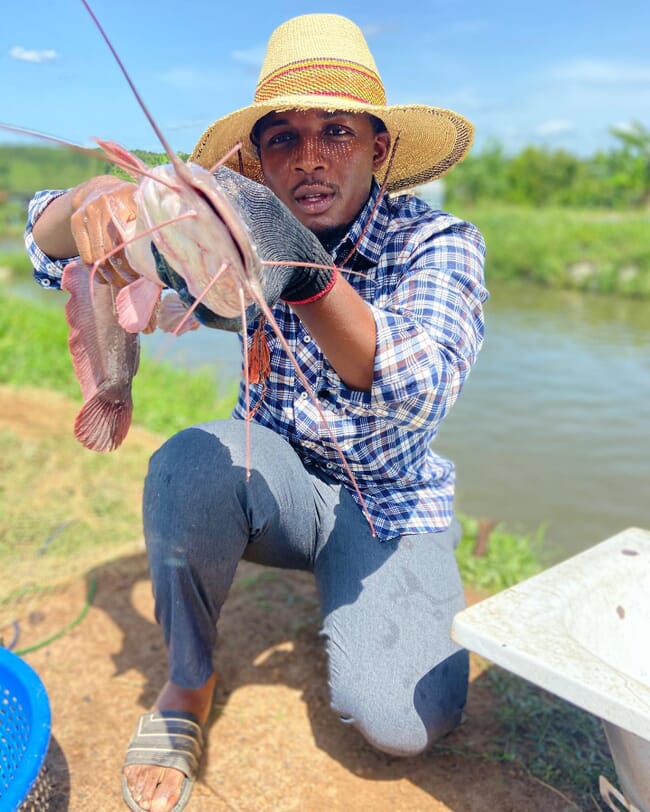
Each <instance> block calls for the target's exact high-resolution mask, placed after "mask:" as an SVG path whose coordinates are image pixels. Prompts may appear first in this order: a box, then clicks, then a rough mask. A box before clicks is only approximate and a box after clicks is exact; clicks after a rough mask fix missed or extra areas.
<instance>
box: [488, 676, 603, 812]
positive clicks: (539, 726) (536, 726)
mask: <svg viewBox="0 0 650 812" xmlns="http://www.w3.org/2000/svg"><path fill="white" fill-rule="evenodd" d="M485 678H486V679H487V680H488V682H489V684H490V687H491V689H492V691H493V692H494V693H495V695H496V697H497V699H498V702H496V703H495V706H494V709H495V710H494V712H495V719H496V721H497V722H498V723H499V728H500V735H499V736H498V737H495V738H494V739H493V741H492V743H491V747H490V751H489V756H490V757H491V758H494V759H496V760H498V761H505V762H514V763H517V764H519V765H521V766H523V767H524V769H525V770H526V771H527V772H529V773H530V774H531V775H532V776H534V777H535V778H536V779H538V780H539V781H541V782H543V783H544V784H547V785H548V786H551V787H553V788H554V789H555V790H557V791H559V792H561V793H562V794H564V795H565V796H566V797H568V798H570V799H571V800H572V801H573V802H574V803H575V804H576V807H577V809H579V810H600V809H601V806H600V805H599V804H598V802H597V800H596V796H597V795H598V792H597V787H598V778H599V776H600V775H604V776H605V777H606V778H607V779H609V781H610V782H611V783H612V784H613V785H614V786H617V785H618V779H617V777H616V772H615V770H614V766H613V763H612V759H611V755H610V752H609V747H608V745H607V739H606V737H605V733H604V730H603V727H602V724H601V722H600V720H599V719H597V718H596V717H595V716H592V715H591V714H590V713H587V712H586V711H583V710H581V709H580V708H577V707H575V706H574V705H571V704H570V703H568V702H565V701H564V700H562V699H559V698H558V697H556V696H554V695H553V694H550V693H548V692H546V691H543V690H542V689H541V688H537V687H536V686H534V685H532V684H530V683H529V682H526V681H525V680H522V679H519V678H518V677H516V676H514V675H513V674H510V673H508V672H507V671H503V670H502V669H500V668H491V669H489V670H488V671H487V672H486V674H485Z"/></svg>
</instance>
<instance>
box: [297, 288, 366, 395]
mask: <svg viewBox="0 0 650 812" xmlns="http://www.w3.org/2000/svg"><path fill="white" fill-rule="evenodd" d="M291 307H292V309H293V310H294V311H295V313H296V315H297V316H298V318H299V319H300V321H302V323H303V324H304V325H305V327H307V329H308V330H309V331H310V333H311V335H312V337H313V338H314V339H315V341H316V343H317V344H318V346H319V347H320V348H321V350H322V352H323V355H324V356H325V357H326V358H327V360H328V361H329V362H330V364H331V365H332V367H333V368H334V369H335V370H336V372H337V374H338V376H339V377H340V378H341V380H342V381H343V382H344V383H345V385H346V386H348V387H349V388H350V389H356V390H358V391H366V392H369V391H370V389H371V387H372V381H373V374H374V364H375V344H376V327H375V319H374V316H373V314H372V311H371V310H370V307H369V306H368V305H367V304H366V302H364V300H363V299H362V298H361V297H360V296H359V294H358V293H357V292H356V291H355V290H354V288H353V287H352V286H351V285H350V284H349V283H348V281H347V280H346V279H344V278H343V277H342V276H341V274H337V277H336V281H335V283H334V286H333V287H332V289H331V290H330V291H329V292H328V293H326V294H325V296H323V297H321V298H320V299H318V300H317V301H315V302H311V303H310V304H304V305H291Z"/></svg>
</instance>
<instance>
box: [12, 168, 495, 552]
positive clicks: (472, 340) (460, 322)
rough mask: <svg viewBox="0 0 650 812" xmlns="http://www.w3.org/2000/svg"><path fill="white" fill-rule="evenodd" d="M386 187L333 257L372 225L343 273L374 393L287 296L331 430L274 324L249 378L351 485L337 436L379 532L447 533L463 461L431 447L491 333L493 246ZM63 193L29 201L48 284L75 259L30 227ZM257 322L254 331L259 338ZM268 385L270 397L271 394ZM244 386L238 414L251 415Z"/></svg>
mask: <svg viewBox="0 0 650 812" xmlns="http://www.w3.org/2000/svg"><path fill="white" fill-rule="evenodd" d="M378 192H379V189H378V186H377V185H376V184H374V186H373V191H372V194H371V196H370V199H369V200H368V203H367V204H366V206H365V208H364V209H363V211H362V212H361V213H360V215H359V217H358V218H357V220H356V221H355V223H354V224H353V226H352V227H351V229H350V231H349V232H348V235H347V236H346V237H345V239H344V240H343V241H342V242H341V243H340V244H339V246H338V247H337V248H336V249H335V251H334V252H333V254H332V258H333V260H334V262H336V263H341V262H342V261H343V259H344V258H345V257H346V256H347V255H348V253H349V251H350V250H351V248H352V247H353V246H354V245H355V243H356V242H357V240H359V237H360V236H361V234H362V231H363V229H364V226H366V223H367V222H368V219H369V218H370V217H372V221H371V222H370V224H369V226H368V228H367V230H366V233H365V234H364V235H363V237H362V238H361V242H360V243H359V246H358V248H357V252H356V254H355V255H354V257H353V259H352V260H351V262H350V266H351V268H352V269H353V270H354V271H355V273H345V271H343V273H344V275H345V277H346V278H347V280H348V281H349V282H350V284H351V285H352V286H353V287H354V288H355V289H356V290H357V292H358V293H359V295H360V296H361V297H362V298H363V299H364V300H365V301H367V302H368V303H369V305H370V307H371V308H372V312H373V315H374V317H375V323H376V327H377V344H376V353H375V371H374V380H373V384H372V389H371V391H370V392H358V391H354V390H351V389H349V388H348V387H347V386H346V385H345V384H344V383H343V382H342V381H341V379H340V378H339V376H338V375H337V374H336V372H335V371H334V370H333V369H332V367H331V366H330V364H329V363H328V361H327V359H325V358H324V357H323V355H322V353H321V352H320V350H319V348H318V346H317V344H316V342H315V341H314V340H313V339H312V338H311V336H310V335H309V333H308V332H307V330H306V329H305V327H304V326H303V325H302V323H301V322H300V320H299V319H298V317H297V316H296V315H295V314H294V313H293V311H292V310H291V309H290V308H289V306H288V305H286V304H283V303H282V302H280V303H278V304H277V305H276V306H275V308H274V315H275V317H276V319H277V321H278V324H279V326H280V329H281V330H282V333H283V334H284V336H285V338H286V340H287V341H288V343H289V346H290V347H291V349H292V351H293V353H294V355H295V357H296V359H297V361H298V363H299V365H300V368H301V369H302V371H303V374H304V375H305V377H306V378H307V380H308V382H309V385H310V387H311V389H312V390H313V392H315V394H316V397H317V398H318V400H319V402H320V405H321V407H322V409H323V410H324V412H325V414H326V416H327V427H325V426H324V425H323V424H322V421H321V419H320V417H319V414H318V411H317V409H316V407H315V406H314V404H313V403H312V401H311V399H310V397H309V395H308V394H307V392H306V391H305V389H304V387H303V385H302V383H301V382H300V381H299V380H298V377H297V376H296V372H295V369H294V367H293V365H292V364H291V361H290V360H289V358H288V357H287V355H286V354H285V352H284V350H283V349H282V347H281V346H280V342H279V341H278V340H277V338H276V336H275V334H274V333H273V330H272V329H271V327H270V326H269V325H268V324H266V325H265V328H264V329H265V332H266V336H267V339H268V342H269V346H270V349H271V373H270V376H269V378H268V380H267V382H266V390H265V391H264V389H263V386H262V384H256V385H253V386H252V387H251V403H250V408H251V409H253V410H254V413H253V419H254V420H255V421H257V422H258V423H261V424H262V425H265V426H268V427H269V428H271V429H273V430H274V431H275V432H277V433H278V434H280V435H282V436H283V437H285V438H286V439H287V440H288V441H289V442H290V443H291V445H292V446H293V447H294V448H295V450H296V451H297V452H298V454H299V455H300V457H301V459H302V461H303V463H304V464H305V465H307V466H313V467H314V468H317V469H319V470H321V471H323V472H324V473H325V474H327V475H329V476H331V477H333V478H335V479H337V480H340V481H341V482H343V483H344V484H345V485H346V487H347V488H348V490H350V492H351V494H352V496H353V497H354V498H355V499H356V500H357V502H358V501H359V500H358V497H357V495H356V493H355V492H354V489H353V487H352V486H351V484H350V482H349V479H348V475H347V474H346V472H345V470H344V468H343V466H342V464H341V460H340V457H339V453H338V451H337V450H336V448H335V444H334V442H333V441H332V436H333V437H335V438H336V440H337V442H338V444H339V446H341V448H342V449H343V451H344V453H345V457H346V460H347V462H348V465H349V466H350V468H351V470H352V472H353V473H354V476H355V478H356V481H357V483H358V485H359V488H360V490H361V492H362V493H363V497H364V500H365V503H366V506H367V509H368V512H369V514H370V517H371V518H372V521H373V523H374V526H375V530H376V533H377V536H378V538H379V539H382V540H385V539H389V538H393V537H395V536H398V535H403V534H406V533H424V532H434V531H436V530H443V529H445V528H447V527H448V525H449V523H450V522H451V519H452V516H453V498H454V483H455V470H454V466H453V464H452V463H451V462H450V461H449V460H447V459H445V458H443V457H441V456H440V455H439V454H436V453H435V451H434V450H433V449H432V448H431V444H432V441H433V440H434V438H435V436H436V433H437V431H438V426H439V425H440V421H441V420H442V419H443V417H444V416H445V415H446V414H447V412H448V411H449V409H450V408H451V406H452V405H453V403H454V402H455V400H456V398H457V397H458V395H459V393H460V390H461V388H462V385H463V383H464V381H465V379H466V378H467V375H468V373H469V371H470V368H471V366H472V364H473V363H474V361H475V360H476V356H477V354H478V351H479V349H480V348H481V344H482V342H483V332H484V321H483V307H482V306H483V302H484V301H485V300H486V299H487V296H488V294H487V291H486V289H485V287H484V280H483V261H484V255H485V244H484V242H483V238H482V236H481V234H480V233H479V231H478V230H477V229H476V228H475V226H473V225H471V224H470V223H467V222H463V221H462V220H459V219H458V218H457V217H454V216H452V215H450V214H446V213H445V212H441V211H434V210H432V209H431V208H430V207H429V206H428V205H427V204H426V203H424V202H423V201H421V200H419V199H418V198H415V197H412V196H410V195H402V196H399V197H391V198H388V197H384V199H383V200H382V201H381V203H380V204H379V206H378V208H377V210H376V211H375V213H374V215H373V214H372V209H373V206H374V204H375V202H376V199H377V195H378ZM58 194H60V192H40V193H38V194H37V195H36V196H35V198H34V199H33V200H32V202H31V204H30V208H29V215H28V225H27V231H26V238H25V239H26V245H27V249H28V252H29V254H30V256H31V259H32V263H33V265H34V275H35V277H36V279H37V280H38V281H39V282H40V284H41V285H44V286H46V287H55V288H58V287H60V278H61V273H62V271H63V268H64V266H65V264H66V260H56V261H54V260H51V259H49V258H48V257H46V256H45V255H44V254H43V252H42V251H40V249H39V248H38V246H37V245H36V244H35V243H34V241H33V239H32V236H31V227H32V224H33V223H34V222H35V220H36V219H37V218H38V216H39V215H40V213H41V212H42V211H43V209H44V208H45V207H46V206H47V204H48V203H49V202H51V200H52V199H53V198H54V197H56V196H57V195H58ZM255 327H256V324H253V325H251V326H250V328H249V336H250V335H252V332H253V331H254V329H255ZM262 394H263V396H262ZM245 416H246V406H245V401H244V385H243V382H242V385H241V387H240V394H239V400H238V403H237V405H236V407H235V409H234V411H233V417H235V418H238V419H244V418H245Z"/></svg>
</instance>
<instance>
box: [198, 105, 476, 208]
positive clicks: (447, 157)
mask: <svg viewBox="0 0 650 812" xmlns="http://www.w3.org/2000/svg"><path fill="white" fill-rule="evenodd" d="M311 109H318V110H327V111H332V112H333V111H335V110H341V111H344V112H351V113H370V114H371V115H374V116H377V117H378V118H380V119H381V120H382V121H383V122H384V123H385V124H386V127H387V129H388V131H389V133H390V135H391V138H392V140H393V143H394V142H395V140H396V138H397V136H399V142H398V144H397V149H396V151H395V155H394V159H393V163H392V166H391V168H390V174H389V178H388V183H387V185H386V188H387V190H388V191H389V192H396V191H399V190H402V189H408V188H411V187H414V186H418V185H420V184H423V183H427V182H429V181H431V180H435V179H436V178H439V177H441V176H442V175H444V174H445V172H447V171H448V170H449V169H451V167H452V166H454V164H457V163H458V162H459V161H461V160H462V159H463V158H464V157H465V155H466V154H467V151H468V150H469V148H470V146H471V143H472V139H473V137H474V128H473V126H472V125H471V124H470V122H469V121H467V119H465V118H463V117H462V116H461V115H459V114H458V113H455V112H454V111H453V110H444V109H441V108H437V107H428V106H426V105H403V106H402V105H388V106H379V105H370V104H365V103H358V104H357V103H355V102H351V101H350V100H349V99H345V100H343V99H341V98H339V97H337V96H333V97H325V96H323V97H315V96H313V95H306V96H300V95H291V96H286V97H284V98H283V97H282V96H278V97H275V98H274V99H273V100H272V101H270V102H268V103H266V102H265V103H259V102H256V103H253V104H251V105H249V106H248V107H244V108H242V109H241V110H236V111H235V112H234V113H230V114H229V115H227V116H224V117H223V118H221V119H219V120H217V121H215V122H214V124H212V125H211V126H210V127H208V129H207V130H206V131H205V132H204V133H203V135H202V136H201V137H200V139H199V140H198V142H197V144H196V146H195V147H194V151H193V152H192V155H191V157H190V160H191V161H193V162H194V163H197V164H200V165H201V166H203V167H205V168H206V169H211V168H212V167H214V166H216V165H217V163H219V162H220V161H221V159H222V158H223V156H224V155H225V154H226V153H227V152H228V150H230V149H231V148H232V147H233V146H234V145H235V144H236V143H238V142H240V143H241V145H242V146H241V152H240V154H239V155H236V154H235V155H233V156H232V157H231V159H230V160H228V161H227V163H226V165H227V166H229V167H230V168H231V169H234V170H235V171H238V172H242V174H244V175H245V176H246V177H248V178H251V179H252V180H255V181H258V182H259V183H263V182H264V177H263V175H262V169H261V166H260V162H259V160H258V157H257V152H256V150H255V148H254V146H253V145H252V143H251V141H250V132H251V130H252V129H253V126H254V124H255V123H256V122H257V121H258V120H259V119H260V118H262V117H263V116H265V115H266V114H267V113H272V112H274V111H282V110H311ZM387 163H388V162H387ZM387 163H386V165H387ZM386 165H385V166H386ZM378 180H379V181H380V182H381V181H382V180H383V178H382V177H381V176H380V177H379V178H378Z"/></svg>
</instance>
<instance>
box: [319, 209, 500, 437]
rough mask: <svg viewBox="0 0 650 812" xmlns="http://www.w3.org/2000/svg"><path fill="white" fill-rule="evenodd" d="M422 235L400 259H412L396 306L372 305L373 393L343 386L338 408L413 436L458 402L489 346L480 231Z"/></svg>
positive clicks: (466, 228) (460, 226) (466, 226)
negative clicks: (483, 348) (373, 417)
mask: <svg viewBox="0 0 650 812" xmlns="http://www.w3.org/2000/svg"><path fill="white" fill-rule="evenodd" d="M424 236H425V238H423V235H422V234H421V233H418V234H417V235H416V237H415V236H414V238H413V239H412V240H411V241H410V244H408V245H407V246H405V247H404V250H403V251H402V252H401V256H402V257H403V256H408V259H407V260H406V261H405V263H404V268H403V274H402V276H401V280H400V282H399V284H398V285H397V287H396V289H395V291H394V292H393V294H392V296H391V297H390V301H389V302H388V303H387V304H385V305H384V306H382V307H381V308H379V307H376V306H374V305H371V307H372V310H373V314H374V317H375V323H376V328H377V338H376V349H375V368H374V379H373V384H372V389H371V391H370V392H358V391H355V390H351V389H348V388H347V387H346V386H345V385H344V384H343V383H342V382H341V381H340V379H339V381H338V397H339V403H338V404H337V406H338V407H339V408H343V409H345V410H347V411H349V412H351V413H356V414H359V415H369V414H376V415H379V416H382V417H384V418H385V419H386V420H387V421H388V422H390V423H393V424H394V425H398V426H401V427H403V428H405V429H407V430H409V431H420V430H422V429H431V428H432V427H434V426H435V425H436V424H437V423H439V422H440V421H441V420H442V418H443V417H444V416H445V414H447V412H448V411H449V409H450V408H451V406H452V405H453V404H454V402H455V401H456V399H457V397H458V395H459V393H460V391H461V388H462V386H463V383H464V382H465V380H466V378H467V375H468V374H469V371H470V369H471V367H472V365H473V363H474V362H475V360H476V357H477V355H478V352H479V350H480V348H481V345H482V343H483V336H484V316H483V302H484V301H485V300H486V299H487V295H488V294H487V291H486V289H485V287H484V277H483V265H484V258H485V243H484V241H483V237H482V236H481V234H480V232H479V231H478V229H476V227H475V226H473V225H471V224H470V223H465V222H460V221H458V222H456V223H454V224H453V225H451V226H450V227H449V228H447V229H446V230H445V231H443V232H440V233H436V234H433V235H430V236H429V238H426V235H424ZM328 374H330V375H335V373H333V371H331V370H330V372H329V373H328Z"/></svg>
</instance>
